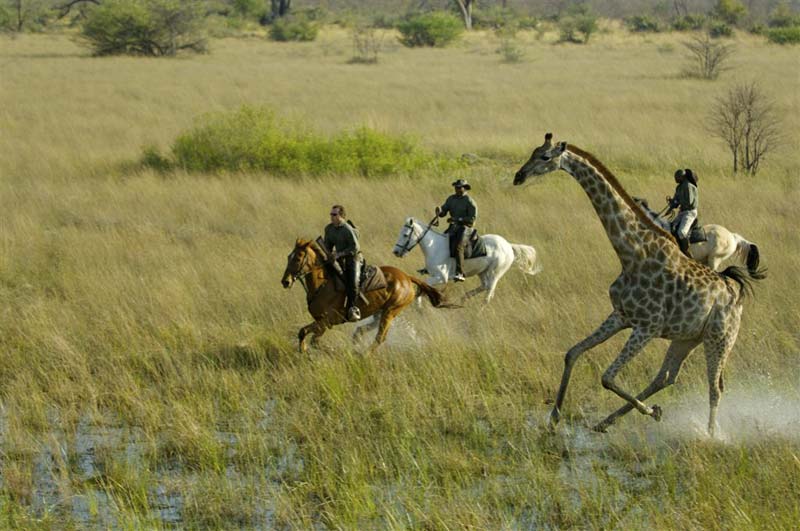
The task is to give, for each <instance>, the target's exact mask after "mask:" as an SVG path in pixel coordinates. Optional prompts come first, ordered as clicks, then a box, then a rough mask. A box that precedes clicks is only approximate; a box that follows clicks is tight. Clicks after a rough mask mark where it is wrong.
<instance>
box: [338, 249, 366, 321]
mask: <svg viewBox="0 0 800 531" xmlns="http://www.w3.org/2000/svg"><path fill="white" fill-rule="evenodd" d="M361 262H362V260H361V257H353V256H348V257H346V258H343V259H341V261H340V264H341V266H342V271H343V272H344V294H345V308H348V309H349V308H351V307H353V306H355V305H356V302H358V284H359V280H360V277H361Z"/></svg>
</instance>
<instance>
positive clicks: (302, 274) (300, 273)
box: [287, 249, 314, 293]
mask: <svg viewBox="0 0 800 531" xmlns="http://www.w3.org/2000/svg"><path fill="white" fill-rule="evenodd" d="M296 253H297V249H295V250H293V251H292V252H291V253H289V256H288V257H287V259H288V260H289V261H291V260H292V257H294V255H295V254H296ZM304 268H308V269H307V270H305V271H304V270H303V269H304ZM313 272H314V268H313V267H311V264H310V262H309V260H308V252H307V251H306V253H305V254H304V255H303V261H302V262H300V267H299V268H298V269H297V272H295V273H289V278H291V279H292V283H294V282H295V281H298V280H299V281H300V285H301V286H303V289H304V290H305V291H306V293H308V282H307V279H306V277H308V275H310V274H311V273H313Z"/></svg>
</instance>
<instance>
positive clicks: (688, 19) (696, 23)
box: [672, 15, 706, 31]
mask: <svg viewBox="0 0 800 531" xmlns="http://www.w3.org/2000/svg"><path fill="white" fill-rule="evenodd" d="M705 25H706V17H704V16H703V15H684V16H682V17H681V18H678V19H676V20H675V21H674V22H673V23H672V28H673V29H675V30H677V31H697V30H700V29H703V28H704V27H705Z"/></svg>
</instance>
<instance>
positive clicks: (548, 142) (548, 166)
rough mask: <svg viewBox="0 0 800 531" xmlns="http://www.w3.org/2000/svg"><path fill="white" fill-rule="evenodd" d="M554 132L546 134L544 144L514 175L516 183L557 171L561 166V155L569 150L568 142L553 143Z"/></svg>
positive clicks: (535, 150)
mask: <svg viewBox="0 0 800 531" xmlns="http://www.w3.org/2000/svg"><path fill="white" fill-rule="evenodd" d="M552 139H553V133H547V134H546V135H544V144H542V145H541V146H539V147H537V148H536V149H534V150H533V154H532V155H531V158H530V159H528V162H526V163H525V164H523V165H522V167H521V168H520V169H519V171H517V173H516V174H515V175H514V185H518V184H522V183H524V182H525V181H526V180H527V179H528V178H529V177H536V176H539V175H544V174H546V173H550V172H551V171H556V170H557V169H559V168H560V167H561V155H562V154H563V153H564V151H566V150H567V143H566V142H559V143H557V144H555V145H553V143H552Z"/></svg>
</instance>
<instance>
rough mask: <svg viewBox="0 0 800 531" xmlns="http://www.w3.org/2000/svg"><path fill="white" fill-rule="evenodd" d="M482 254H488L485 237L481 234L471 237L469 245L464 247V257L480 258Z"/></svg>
mask: <svg viewBox="0 0 800 531" xmlns="http://www.w3.org/2000/svg"><path fill="white" fill-rule="evenodd" d="M476 234H477V233H476ZM481 256H486V244H485V243H484V242H483V238H482V237H480V236H478V237H475V238H470V239H469V245H467V248H466V249H464V258H480V257H481Z"/></svg>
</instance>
